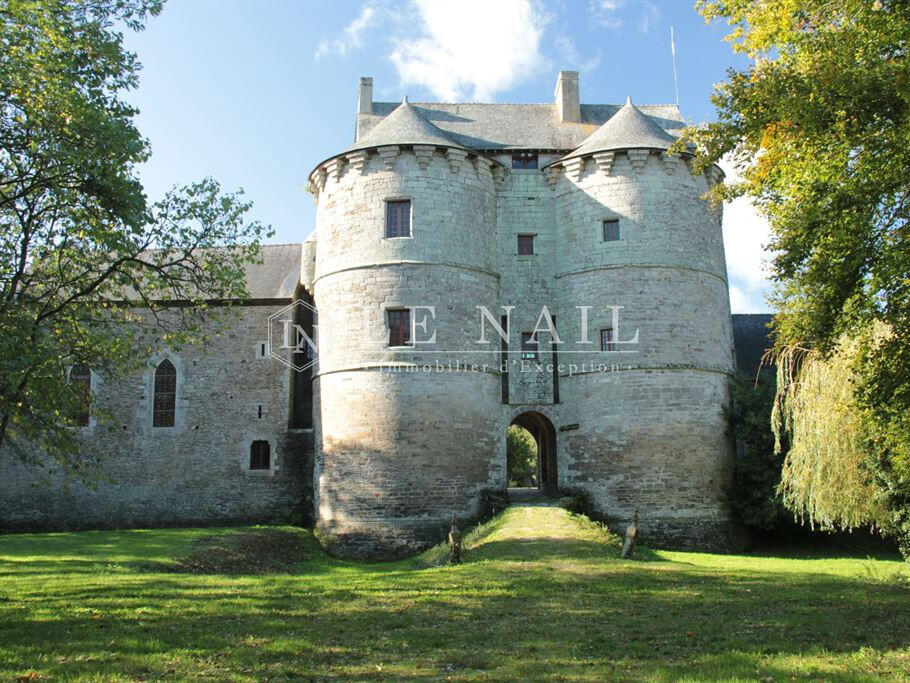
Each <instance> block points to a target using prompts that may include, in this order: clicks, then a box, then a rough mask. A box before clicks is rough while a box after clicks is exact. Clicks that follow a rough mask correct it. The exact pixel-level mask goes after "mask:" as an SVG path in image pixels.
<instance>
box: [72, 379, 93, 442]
mask: <svg viewBox="0 0 910 683" xmlns="http://www.w3.org/2000/svg"><path fill="white" fill-rule="evenodd" d="M70 384H71V385H72V387H73V393H74V394H75V395H76V404H75V412H74V413H73V424H75V425H76V426H77V427H88V425H89V417H90V415H91V405H92V371H91V370H90V369H89V367H88V366H87V365H74V366H73V367H72V368H71V369H70Z"/></svg>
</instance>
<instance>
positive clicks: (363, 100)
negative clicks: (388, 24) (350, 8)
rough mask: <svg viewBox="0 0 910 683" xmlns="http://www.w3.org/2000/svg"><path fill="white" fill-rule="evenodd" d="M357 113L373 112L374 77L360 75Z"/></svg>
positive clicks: (576, 89) (576, 90)
mask: <svg viewBox="0 0 910 683" xmlns="http://www.w3.org/2000/svg"><path fill="white" fill-rule="evenodd" d="M575 92H576V98H575V99H576V100H577V99H578V95H577V93H578V87H577V86H576V88H575ZM357 113H358V114H372V113H373V78H372V77H371V76H361V77H360V88H359V89H358V90H357Z"/></svg>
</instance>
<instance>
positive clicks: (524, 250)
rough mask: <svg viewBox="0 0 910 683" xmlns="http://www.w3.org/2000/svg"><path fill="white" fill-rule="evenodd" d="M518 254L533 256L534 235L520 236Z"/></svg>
mask: <svg viewBox="0 0 910 683" xmlns="http://www.w3.org/2000/svg"><path fill="white" fill-rule="evenodd" d="M518 255H519V256H533V255H534V235H519V236H518Z"/></svg>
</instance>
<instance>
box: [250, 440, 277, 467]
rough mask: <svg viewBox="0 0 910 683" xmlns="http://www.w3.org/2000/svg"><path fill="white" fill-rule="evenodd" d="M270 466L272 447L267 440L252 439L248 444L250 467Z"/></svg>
mask: <svg viewBox="0 0 910 683" xmlns="http://www.w3.org/2000/svg"><path fill="white" fill-rule="evenodd" d="M271 467H272V449H271V447H270V446H269V442H268V441H254V442H253V443H251V444H250V469H251V470H268V469H271Z"/></svg>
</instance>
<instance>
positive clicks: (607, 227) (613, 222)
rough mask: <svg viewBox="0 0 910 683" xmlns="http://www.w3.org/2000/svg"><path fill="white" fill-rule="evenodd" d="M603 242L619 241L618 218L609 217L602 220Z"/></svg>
mask: <svg viewBox="0 0 910 683" xmlns="http://www.w3.org/2000/svg"><path fill="white" fill-rule="evenodd" d="M603 238H604V242H617V241H619V219H617V218H610V219H608V220H605V221H604V222H603Z"/></svg>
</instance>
